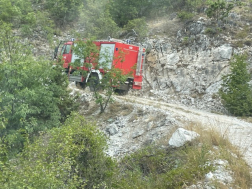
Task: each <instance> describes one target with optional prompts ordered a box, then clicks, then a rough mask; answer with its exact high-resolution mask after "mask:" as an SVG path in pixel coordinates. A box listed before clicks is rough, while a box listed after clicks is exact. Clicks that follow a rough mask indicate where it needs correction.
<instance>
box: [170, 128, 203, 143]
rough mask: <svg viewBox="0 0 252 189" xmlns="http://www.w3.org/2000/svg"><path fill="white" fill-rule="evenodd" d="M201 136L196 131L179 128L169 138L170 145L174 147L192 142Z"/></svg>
mask: <svg viewBox="0 0 252 189" xmlns="http://www.w3.org/2000/svg"><path fill="white" fill-rule="evenodd" d="M198 136H199V134H198V133H196V132H194V131H188V130H185V129H183V128H178V129H177V130H176V131H175V132H174V133H173V134H172V137H171V138H170V140H169V145H170V146H172V147H180V146H183V145H184V144H185V143H187V142H190V141H192V140H194V139H195V138H197V137H198Z"/></svg>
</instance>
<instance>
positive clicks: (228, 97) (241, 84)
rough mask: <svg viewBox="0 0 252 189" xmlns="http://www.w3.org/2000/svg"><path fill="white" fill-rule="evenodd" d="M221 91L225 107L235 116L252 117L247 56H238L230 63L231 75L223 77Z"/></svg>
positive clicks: (251, 93)
mask: <svg viewBox="0 0 252 189" xmlns="http://www.w3.org/2000/svg"><path fill="white" fill-rule="evenodd" d="M222 79H223V84H222V87H221V89H220V91H219V93H220V96H221V98H222V100H223V105H224V106H225V107H226V108H227V110H228V111H229V112H230V113H231V114H232V115H235V116H251V115H252V90H251V88H250V86H249V84H248V82H249V81H250V79H251V76H250V74H249V72H248V69H247V62H246V56H245V55H236V56H234V59H233V60H232V61H231V62H230V73H229V74H227V75H224V76H223V77H222Z"/></svg>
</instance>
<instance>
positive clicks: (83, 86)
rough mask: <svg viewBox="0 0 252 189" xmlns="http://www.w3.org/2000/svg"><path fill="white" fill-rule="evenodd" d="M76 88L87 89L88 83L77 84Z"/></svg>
mask: <svg viewBox="0 0 252 189" xmlns="http://www.w3.org/2000/svg"><path fill="white" fill-rule="evenodd" d="M75 84H76V87H80V88H82V89H85V88H86V83H85V82H75Z"/></svg>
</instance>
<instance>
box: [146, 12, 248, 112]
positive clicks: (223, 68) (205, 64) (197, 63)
mask: <svg viewBox="0 0 252 189" xmlns="http://www.w3.org/2000/svg"><path fill="white" fill-rule="evenodd" d="M235 18H237V17H234V18H233V17H231V16H230V20H231V21H232V22H233V23H234V22H235ZM174 22H177V21H174ZM244 24H246V25H247V26H250V23H244ZM210 26H211V21H210V20H208V19H206V18H202V17H200V18H199V19H198V20H197V21H191V22H188V23H185V24H184V25H183V26H182V27H180V29H179V30H178V31H177V34H176V37H170V38H168V37H161V36H160V35H155V36H153V37H150V38H149V39H147V41H146V43H145V46H146V47H147V51H149V53H148V55H147V57H146V64H145V67H144V75H145V89H144V90H145V91H148V90H149V89H150V90H149V91H150V92H149V93H147V94H148V95H151V96H155V97H156V98H161V99H163V100H164V101H166V102H172V101H179V102H181V103H183V104H185V105H190V106H194V107H196V108H199V109H206V110H209V111H215V112H225V110H224V108H223V107H222V105H221V103H220V99H219V97H218V95H217V92H218V90H219V88H220V86H221V76H222V75H223V74H225V73H227V72H228V70H229V61H230V59H231V58H232V55H234V54H239V53H245V52H246V53H248V55H249V58H248V63H249V66H250V67H252V57H251V54H252V47H251V46H247V45H245V46H243V47H241V48H240V47H236V46H235V44H237V42H239V40H236V39H235V38H232V36H231V35H230V31H231V30H237V31H239V30H240V31H242V30H243V29H242V28H239V27H236V26H234V25H228V26H229V28H227V26H226V25H225V28H224V26H223V27H222V28H223V29H225V31H224V32H221V33H220V34H216V35H212V36H211V35H208V34H206V33H207V30H209V29H208V27H210ZM223 33H225V34H223ZM145 94H146V92H145Z"/></svg>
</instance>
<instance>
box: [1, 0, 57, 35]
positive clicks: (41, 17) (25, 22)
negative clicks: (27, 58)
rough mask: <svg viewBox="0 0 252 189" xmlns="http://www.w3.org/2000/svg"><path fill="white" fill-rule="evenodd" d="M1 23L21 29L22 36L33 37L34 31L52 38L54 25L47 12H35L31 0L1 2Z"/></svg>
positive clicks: (4, 0)
mask: <svg viewBox="0 0 252 189" xmlns="http://www.w3.org/2000/svg"><path fill="white" fill-rule="evenodd" d="M0 9H1V14H0V22H1V23H3V22H4V23H7V24H10V25H11V26H12V28H15V29H20V31H21V32H22V35H24V36H31V35H33V32H34V31H38V30H39V31H40V33H41V34H44V36H45V37H47V38H50V35H51V33H52V28H53V24H52V22H51V20H50V19H49V18H48V15H47V13H46V12H45V11H43V12H42V11H41V10H36V11H35V10H34V8H33V6H32V2H31V1H30V0H29V1H27V0H1V1H0Z"/></svg>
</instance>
